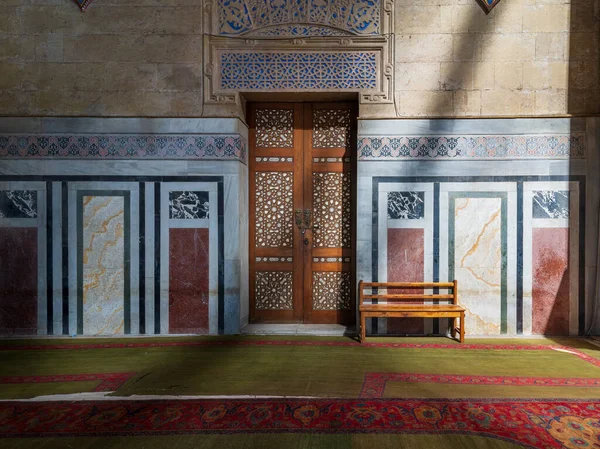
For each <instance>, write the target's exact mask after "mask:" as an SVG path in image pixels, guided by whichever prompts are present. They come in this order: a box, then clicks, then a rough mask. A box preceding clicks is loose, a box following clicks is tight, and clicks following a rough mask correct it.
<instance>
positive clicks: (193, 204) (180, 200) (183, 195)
mask: <svg viewBox="0 0 600 449" xmlns="http://www.w3.org/2000/svg"><path fill="white" fill-rule="evenodd" d="M169 218H175V219H183V220H193V219H201V218H208V192H174V191H173V192H169Z"/></svg>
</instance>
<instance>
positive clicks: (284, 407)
mask: <svg viewBox="0 0 600 449" xmlns="http://www.w3.org/2000/svg"><path fill="white" fill-rule="evenodd" d="M252 432H261V433H268V432H274V433H278V432H279V433H281V432H294V433H303V432H309V433H314V432H320V433H362V432H375V433H425V434H432V433H433V434H436V433H438V434H469V435H479V436H487V437H492V438H498V439H501V440H504V441H510V442H514V443H519V444H521V445H524V446H526V447H536V448H561V447H568V448H576V447H588V448H597V447H600V403H599V402H596V401H587V400H568V401H565V400H526V399H520V400H493V399H488V400H473V399H471V400H465V399H460V400H439V399H405V400H397V399H367V400H364V399H354V400H347V399H344V400H341V399H334V400H331V399H329V400H327V399H315V400H306V399H267V400H264V399H261V400H258V399H253V400H217V399H215V400H189V401H188V400H160V401H158V400H153V401H122V400H118V401H83V402H70V403H69V402H4V403H0V435H1V436H2V437H17V436H18V437H57V436H108V435H173V434H199V433H252Z"/></svg>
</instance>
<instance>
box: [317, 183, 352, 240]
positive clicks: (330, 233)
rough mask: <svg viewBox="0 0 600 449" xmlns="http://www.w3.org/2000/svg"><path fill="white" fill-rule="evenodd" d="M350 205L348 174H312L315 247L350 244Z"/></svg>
mask: <svg viewBox="0 0 600 449" xmlns="http://www.w3.org/2000/svg"><path fill="white" fill-rule="evenodd" d="M350 206H351V198H350V177H349V175H348V174H347V173H321V172H315V173H313V209H314V226H315V229H314V231H313V235H314V241H313V244H314V246H315V247H327V248H338V247H344V248H349V247H350V220H351V218H352V217H351V209H350Z"/></svg>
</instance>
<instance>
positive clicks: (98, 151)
mask: <svg viewBox="0 0 600 449" xmlns="http://www.w3.org/2000/svg"><path fill="white" fill-rule="evenodd" d="M0 158H12V159H20V158H54V159H56V158H64V159H144V160H147V159H160V160H164V159H184V160H189V159H217V160H238V161H240V162H243V163H245V162H246V141H245V140H244V138H243V137H241V136H239V135H214V136H213V135H198V134H195V135H190V134H0Z"/></svg>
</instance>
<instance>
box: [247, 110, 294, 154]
mask: <svg viewBox="0 0 600 449" xmlns="http://www.w3.org/2000/svg"><path fill="white" fill-rule="evenodd" d="M256 146H257V147H260V148H293V146H294V110H293V109H257V110H256Z"/></svg>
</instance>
